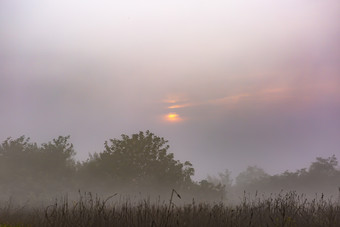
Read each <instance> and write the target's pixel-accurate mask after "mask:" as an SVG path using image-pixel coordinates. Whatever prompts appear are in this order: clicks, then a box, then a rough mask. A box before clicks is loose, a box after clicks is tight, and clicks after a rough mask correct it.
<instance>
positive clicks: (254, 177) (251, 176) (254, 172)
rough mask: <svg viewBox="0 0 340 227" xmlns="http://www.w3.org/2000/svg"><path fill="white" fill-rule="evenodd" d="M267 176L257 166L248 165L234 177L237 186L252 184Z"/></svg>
mask: <svg viewBox="0 0 340 227" xmlns="http://www.w3.org/2000/svg"><path fill="white" fill-rule="evenodd" d="M268 177H269V175H268V174H267V173H266V172H265V171H264V170H263V169H261V168H259V167H257V166H248V168H247V170H246V171H244V172H241V173H240V174H239V175H238V176H237V177H236V185H237V186H247V185H252V184H255V183H256V182H259V181H261V180H264V179H266V178H268Z"/></svg>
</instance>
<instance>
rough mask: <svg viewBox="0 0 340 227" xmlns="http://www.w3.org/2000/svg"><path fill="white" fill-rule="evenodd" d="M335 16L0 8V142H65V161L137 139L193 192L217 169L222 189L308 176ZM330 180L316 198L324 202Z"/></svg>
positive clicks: (309, 5) (211, 9) (187, 6)
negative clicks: (227, 183) (149, 144)
mask: <svg viewBox="0 0 340 227" xmlns="http://www.w3.org/2000/svg"><path fill="white" fill-rule="evenodd" d="M339 20H340V3H339V1H337V0H324V1H310V0H308V1H307V0H302V1H298V2H297V1H291V0H288V1H284V2H273V1H269V0H254V1H241V2H240V1H236V0H231V1H214V2H208V1H203V0H202V1H192V0H189V1H177V0H176V1H162V2H159V1H153V0H147V1H133V0H127V1H121V0H118V1H79V0H68V1H66V0H60V1H50V0H33V1H29V2H28V1H21V0H2V1H1V2H0V103H1V111H0V127H1V130H0V141H5V140H6V139H7V138H8V137H11V138H12V139H14V140H15V139H17V138H19V137H20V136H22V135H25V136H26V137H30V138H31V141H33V142H36V143H37V144H38V145H39V144H43V143H47V142H48V141H52V140H53V139H54V138H58V136H68V135H70V138H69V142H70V143H72V144H73V145H74V151H75V156H72V160H73V161H74V163H76V162H77V161H80V162H82V161H84V162H86V161H87V160H88V158H89V157H90V156H89V153H91V154H92V155H93V154H94V153H95V152H96V153H101V152H103V151H104V150H105V146H104V142H105V141H107V140H110V139H115V138H117V139H120V138H121V137H120V136H121V134H126V135H132V134H134V133H139V132H140V131H146V130H150V131H151V132H152V133H154V134H155V135H157V136H160V137H164V138H165V139H166V140H168V141H169V142H168V145H170V148H169V150H168V151H169V152H171V153H174V159H175V160H179V161H180V162H181V163H184V162H185V161H190V162H191V163H192V164H193V168H194V169H195V174H194V175H192V176H191V179H192V180H193V181H194V182H196V183H197V184H198V182H200V181H202V180H205V179H207V177H208V176H210V180H211V181H212V182H216V179H212V178H213V176H218V174H219V173H221V172H224V171H225V170H226V169H228V170H229V171H231V173H230V177H231V179H233V180H234V184H235V182H236V179H237V177H238V176H239V174H240V173H242V172H244V171H245V170H246V169H247V168H248V167H249V166H257V167H259V168H261V169H262V170H263V171H264V172H265V173H266V174H267V175H266V176H269V175H270V176H275V175H277V176H278V175H280V174H283V173H284V172H285V171H286V170H288V171H289V172H290V173H296V172H297V171H298V170H300V169H302V168H306V169H307V170H308V168H310V166H312V163H313V162H315V160H316V158H317V157H322V158H324V159H327V158H328V157H332V155H333V154H335V155H336V156H337V157H338V155H339V147H340V140H339V136H340V118H339V116H340V89H339V88H340V76H339V75H340V65H339V62H340V41H339V40H340V26H339V23H338V21H339ZM5 150H6V149H5ZM38 150H39V149H38ZM1 159H3V156H0V160H1ZM13 160H16V159H13ZM39 160H40V159H39ZM50 162H53V159H52V160H50ZM13 163H15V165H16V166H26V167H25V168H28V169H30V167H29V166H30V165H31V164H30V162H29V161H27V162H24V163H26V164H22V163H21V164H20V163H19V164H18V163H16V162H14V161H13ZM32 165H34V164H32ZM76 166H77V165H75V166H73V167H74V168H75V169H74V170H72V171H75V172H76V169H77V168H78V167H79V166H77V167H76ZM326 166H327V165H326ZM333 167H334V169H331V172H332V171H333V172H332V173H331V175H332V177H330V178H329V182H331V180H334V179H335V178H336V177H338V174H339V173H338V171H339V167H338V166H337V165H334V166H333ZM328 170H329V169H328ZM328 170H327V171H328ZM3 171H4V173H5V174H4V178H6V179H8V180H9V182H12V183H13V182H17V180H15V179H19V178H18V176H15V175H11V173H10V172H9V171H8V170H6V169H4V170H3ZM39 171H41V170H39ZM33 172H34V171H33ZM18 174H19V175H21V173H18ZM313 174H314V172H312V173H310V175H308V174H306V176H307V177H305V175H303V174H302V175H303V176H300V175H299V174H298V176H296V178H294V179H293V180H292V179H290V180H291V181H292V182H294V184H295V183H296V184H297V185H299V184H300V183H297V182H299V180H297V179H300V180H301V179H302V180H301V181H303V182H306V181H308V182H310V181H313V179H316V178H314V177H313V176H316V175H313ZM61 175H62V174H61ZM61 175H58V176H61ZM31 177H32V185H35V183H34V182H35V180H34V179H35V177H34V174H33V175H32V176H31ZM299 177H301V178H299ZM333 177H334V178H333ZM283 178H284V177H283ZM283 178H282V179H281V178H280V179H281V180H282V182H283ZM307 178H308V180H307ZM25 179H26V178H25ZM29 179H30V178H29ZM72 179H73V178H72ZM86 179H87V178H86ZM89 179H90V178H89ZM131 179H132V178H131ZM208 179H209V177H208ZM284 179H285V180H287V179H288V178H287V179H286V178H284ZM336 179H338V178H336ZM26 180H27V179H26ZM69 180H70V179H69ZM272 180H273V179H272ZM71 181H72V182H73V181H74V179H73V180H71ZM89 181H90V180H88V179H87V180H85V182H89ZM3 182H4V181H2V186H3V187H5V186H6V184H5V183H3ZM25 182H26V181H25ZM27 182H29V180H28V181H27ZM57 182H58V181H57ZM268 182H269V183H268ZM268 182H267V183H268V187H269V188H270V187H271V183H270V182H272V181H271V180H268ZM280 182H281V181H280ZM329 182H328V181H327V182H323V183H324V184H326V185H331V186H329V188H327V187H326V188H315V190H316V191H319V190H320V191H321V190H325V191H326V192H327V193H333V194H334V193H335V194H336V193H337V187H338V186H339V185H333V183H332V184H330V183H329ZM12 183H7V184H8V185H11V187H12V186H13V187H14V188H15V187H17V186H16V183H13V184H12ZM27 184H28V185H31V184H30V183H27ZM40 184H41V185H44V183H42V182H38V183H37V185H40ZM65 184H68V183H66V182H65ZM4 185H5V186H4ZM52 185H54V183H51V190H52V188H55V187H57V186H52ZM80 185H81V182H80V183H79V182H78V183H77V184H76V185H75V186H74V188H77V187H80V188H83V189H84V190H87V189H91V187H92V186H90V185H91V184H90V185H86V186H84V185H81V186H80ZM95 185H96V184H95ZM99 185H100V184H99ZM277 185H281V184H280V183H277ZM201 186H202V185H201ZM234 186H235V185H234ZM11 187H9V188H7V186H6V187H5V188H7V189H6V190H9V191H12V189H10V188H11ZM98 187H99V186H98ZM103 187H104V186H103ZM155 187H156V186H155ZM197 187H199V186H197ZM240 187H241V186H240ZM299 187H300V186H298V187H297V188H299ZM19 188H20V187H19ZM71 188H72V187H71ZM74 188H72V190H73V189H74ZM169 188H171V186H169V187H166V189H164V190H165V192H164V193H165V194H166V195H167V194H169V193H170V192H171V189H169ZM294 188H296V187H292V189H294ZM22 189H23V190H24V191H25V190H26V189H27V188H26V186H23V188H22ZM92 189H93V190H94V191H96V190H97V189H95V188H92ZM116 189H117V188H116ZM248 189H249V190H253V189H254V190H255V189H257V186H251V187H250V186H249V187H248ZM286 189H287V190H289V188H286ZM70 190H71V189H70ZM72 190H71V191H72ZM75 190H76V189H75ZM98 190H100V189H98ZM119 190H122V191H124V190H126V188H124V189H119ZM147 190H149V189H147ZM199 190H200V189H197V191H199ZM233 190H235V191H242V189H240V188H237V187H236V186H235V189H232V190H231V189H230V190H229V191H233ZM273 190H274V191H277V190H279V189H278V188H275V189H273ZM303 190H304V189H303ZM303 190H302V189H301V191H303ZM313 190H314V189H312V191H311V193H314V192H315V190H314V191H313ZM19 191H20V190H19ZM38 191H39V190H38ZM113 191H114V190H113ZM116 191H118V189H117V190H116ZM137 191H138V190H137ZM156 191H157V190H156ZM227 191H228V190H227ZM110 192H111V190H110ZM168 192H169V193H168ZM101 193H104V192H101ZM105 193H106V192H105ZM197 193H198V192H197ZM108 194H109V192H108ZM189 194H190V193H189ZM189 197H190V196H189Z"/></svg>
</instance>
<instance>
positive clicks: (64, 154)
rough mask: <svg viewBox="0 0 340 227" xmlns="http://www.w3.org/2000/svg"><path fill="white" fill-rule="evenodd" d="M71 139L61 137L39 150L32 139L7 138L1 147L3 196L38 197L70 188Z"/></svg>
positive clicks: (71, 174)
mask: <svg viewBox="0 0 340 227" xmlns="http://www.w3.org/2000/svg"><path fill="white" fill-rule="evenodd" d="M69 138H70V137H69V136H66V137H63V136H59V137H58V138H57V139H53V141H52V142H49V143H45V144H42V145H41V146H38V145H37V144H36V143H32V142H30V138H26V137H25V136H21V137H19V138H17V139H11V138H7V139H6V140H5V141H4V142H3V143H2V144H1V145H0V188H1V189H2V192H4V191H7V192H9V193H12V194H13V193H14V194H15V193H17V194H29V193H33V194H34V193H35V194H39V193H41V192H50V191H51V190H54V191H58V190H61V189H64V188H66V187H67V186H70V185H69V184H70V182H71V179H72V176H73V174H74V173H75V162H74V160H73V157H74V155H75V151H74V149H73V145H72V144H71V143H69V142H68V139H69Z"/></svg>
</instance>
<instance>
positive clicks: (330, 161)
mask: <svg viewBox="0 0 340 227" xmlns="http://www.w3.org/2000/svg"><path fill="white" fill-rule="evenodd" d="M337 165H338V160H337V158H336V157H335V155H333V156H331V157H328V158H321V157H317V158H316V161H315V162H313V163H312V164H311V165H310V167H309V174H313V175H323V176H332V175H334V174H335V173H336V171H337V170H336V167H337Z"/></svg>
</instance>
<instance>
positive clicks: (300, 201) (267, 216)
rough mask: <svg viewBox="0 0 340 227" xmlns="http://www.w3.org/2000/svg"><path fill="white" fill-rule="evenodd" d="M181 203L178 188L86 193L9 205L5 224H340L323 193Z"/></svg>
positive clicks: (0, 218) (1, 218) (337, 209)
mask: <svg viewBox="0 0 340 227" xmlns="http://www.w3.org/2000/svg"><path fill="white" fill-rule="evenodd" d="M176 196H177V197H178V198H177V197H176ZM175 200H176V201H177V200H180V195H179V194H178V193H177V192H176V191H175V190H173V191H172V193H171V196H170V200H169V201H161V200H160V199H158V200H156V201H154V202H153V201H151V200H150V199H140V200H139V201H132V200H131V199H129V198H125V199H122V198H118V195H116V194H115V195H112V196H110V197H106V198H101V197H99V196H97V195H93V194H91V193H80V194H79V198H78V199H77V200H72V199H68V198H67V197H66V196H65V197H63V198H60V199H56V200H55V201H54V202H53V203H52V204H50V205H48V206H45V207H38V208H37V207H36V208H29V207H28V206H21V207H15V206H14V205H12V204H11V203H7V204H2V206H1V209H0V226H1V227H5V226H6V227H19V226H56V227H57V226H58V227H63V226H65V227H67V226H70V227H71V226H72V227H75V226H96V227H100V226H131V227H132V226H149V227H150V226H154V227H156V226H242V227H243V226H281V227H284V226H287V227H288V226H297V227H300V226H308V227H313V226H334V227H335V226H340V206H339V203H338V202H334V201H332V200H329V199H326V198H324V196H323V195H320V196H317V197H316V198H315V199H312V200H308V199H306V198H305V196H303V195H299V194H297V193H295V192H289V193H280V194H278V195H272V196H270V197H264V196H258V195H255V196H254V197H250V196H249V195H247V194H244V197H243V198H242V199H241V201H240V203H238V204H235V205H227V204H223V203H197V202H196V201H195V200H193V201H192V202H191V203H187V204H182V205H179V204H178V203H177V202H176V201H175ZM176 203H177V205H176Z"/></svg>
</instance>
